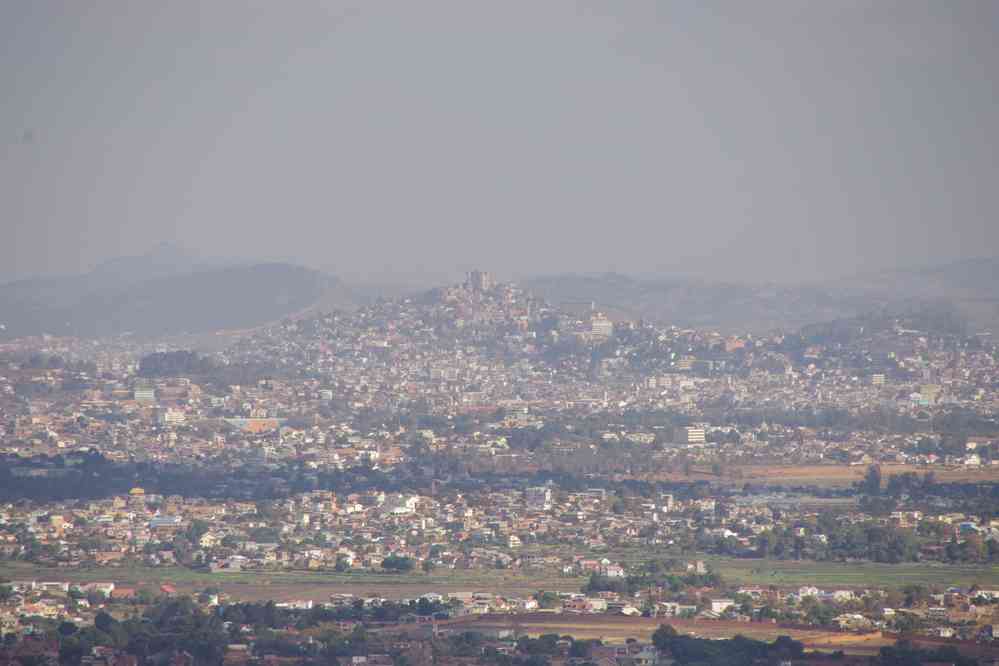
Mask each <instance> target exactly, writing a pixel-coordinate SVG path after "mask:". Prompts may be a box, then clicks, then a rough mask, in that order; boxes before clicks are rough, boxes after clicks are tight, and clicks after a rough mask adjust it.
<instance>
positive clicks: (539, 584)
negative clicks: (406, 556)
mask: <svg viewBox="0 0 999 666" xmlns="http://www.w3.org/2000/svg"><path fill="white" fill-rule="evenodd" d="M0 578H5V579H11V580H18V579H34V580H39V581H43V580H50V581H69V582H80V583H85V582H94V581H112V582H114V583H116V584H118V585H121V586H144V585H147V586H158V585H161V584H163V583H170V584H171V585H174V586H175V587H177V588H178V590H180V591H182V592H194V591H199V590H202V589H204V588H206V587H209V586H213V587H219V588H221V589H222V590H223V591H224V592H225V593H226V594H229V595H230V596H231V597H233V598H234V599H239V600H258V599H276V600H288V599H314V600H316V601H323V600H327V599H328V598H329V595H331V594H336V593H350V594H368V593H370V594H376V595H381V596H385V597H389V598H400V597H413V596H419V595H420V594H424V593H426V592H457V591H473V590H489V591H493V592H498V593H502V594H510V595H526V594H532V593H534V592H536V591H537V590H539V589H545V590H564V591H573V592H576V591H578V590H579V588H580V586H581V585H582V584H583V582H584V581H583V579H580V578H565V577H561V576H555V575H551V574H541V575H537V576H534V575H531V574H527V573H523V572H506V571H492V570H484V571H464V570H463V571H442V570H437V571H435V572H433V573H431V574H425V573H422V572H419V573H418V572H413V573H409V574H381V573H373V572H364V573H332V572H331V573H327V572H308V571H288V572H286V571H244V572H232V573H222V572H218V573H210V572H201V571H192V570H190V569H185V568H182V567H142V566H126V567H113V568H110V567H102V568H86V569H58V568H52V567H39V566H36V565H32V564H29V563H25V562H0Z"/></svg>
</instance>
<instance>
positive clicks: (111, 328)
mask: <svg viewBox="0 0 999 666" xmlns="http://www.w3.org/2000/svg"><path fill="white" fill-rule="evenodd" d="M354 298H355V294H353V293H351V292H350V291H349V290H348V289H347V288H346V287H345V286H344V285H343V284H342V283H341V282H340V281H339V280H337V279H336V278H335V277H332V276H330V275H327V274H325V273H322V272H319V271H315V270H312V269H310V268H304V267H301V266H295V265H292V264H286V263H242V264H240V263H237V262H227V261H208V260H203V259H201V258H198V257H197V256H196V255H194V254H193V253H191V252H188V251H186V250H184V249H183V248H181V247H179V246H176V245H170V244H161V245H159V246H157V247H156V248H155V249H153V250H152V251H150V252H148V253H146V254H144V255H142V256H139V257H123V258H119V259H114V260H110V261H107V262H105V263H103V264H101V265H100V266H98V267H97V268H95V269H94V270H92V271H90V272H89V273H86V274H84V275H78V276H66V277H50V278H38V279H30V280H21V281H17V282H11V283H8V284H5V285H2V286H0V313H2V314H0V324H2V325H4V327H5V328H4V330H3V331H2V332H0V333H2V335H3V336H4V337H17V336H24V335H39V334H42V333H48V334H52V335H77V336H87V337H89V336H102V335H120V334H123V333H133V334H135V335H139V336H159V335H172V334H177V333H203V332H208V331H215V330H221V329H238V328H249V327H253V326H258V325H261V324H264V323H266V322H269V321H273V320H276V319H280V318H282V317H285V316H288V315H291V314H294V313H297V312H300V311H302V310H304V309H306V308H309V307H311V306H313V305H316V304H317V303H322V304H323V305H324V306H326V307H344V306H346V307H349V306H352V305H353V304H354Z"/></svg>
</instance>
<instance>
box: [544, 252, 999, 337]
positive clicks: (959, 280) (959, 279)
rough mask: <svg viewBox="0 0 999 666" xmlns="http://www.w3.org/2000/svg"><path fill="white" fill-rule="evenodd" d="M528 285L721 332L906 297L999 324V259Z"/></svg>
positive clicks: (807, 319)
mask: <svg viewBox="0 0 999 666" xmlns="http://www.w3.org/2000/svg"><path fill="white" fill-rule="evenodd" d="M524 286H525V287H527V288H528V289H530V290H531V291H532V292H534V293H536V294H537V295H539V296H541V297H542V298H545V299H546V300H548V301H550V302H552V303H554V304H556V305H558V304H561V303H567V302H571V303H578V302H580V301H582V302H587V301H592V302H594V304H595V305H596V307H597V308H598V309H603V310H605V311H609V313H610V314H612V315H613V314H616V315H617V316H619V317H627V318H631V319H649V320H654V321H658V322H664V323H672V324H675V325H678V326H685V327H707V328H717V329H720V330H732V331H736V330H751V331H764V330H772V329H784V330H796V329H798V328H800V327H802V326H805V325H808V324H814V323H817V322H826V321H832V320H837V319H844V318H850V317H856V316H858V315H860V314H863V313H867V312H871V311H876V310H879V309H881V308H885V307H889V306H898V305H899V304H901V303H909V304H911V303H933V302H936V303H947V304H949V305H951V306H953V307H954V308H955V309H956V310H957V311H958V312H959V313H960V314H961V315H962V316H963V317H965V318H966V319H967V320H968V321H969V323H970V324H971V327H972V328H973V329H992V330H995V329H996V327H997V326H999V259H995V258H985V259H969V260H964V261H957V262H952V263H947V264H942V265H937V266H930V267H924V268H919V269H906V270H895V271H885V272H881V273H877V274H873V275H864V276H856V277H852V278H849V279H843V280H832V281H828V282H822V283H814V284H801V285H775V284H734V283H726V282H713V281H709V280H704V279H699V278H685V277H671V278H633V277H629V276H625V275H620V274H616V273H604V274H564V275H550V276H540V277H535V278H532V279H529V280H527V281H526V282H525V283H524Z"/></svg>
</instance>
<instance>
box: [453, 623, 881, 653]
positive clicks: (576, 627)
mask: <svg viewBox="0 0 999 666" xmlns="http://www.w3.org/2000/svg"><path fill="white" fill-rule="evenodd" d="M663 623H667V624H670V625H672V626H673V628H675V629H676V630H677V631H679V632H681V633H685V634H690V635H692V636H697V637H700V638H731V637H733V636H736V635H742V636H745V637H746V638H752V639H755V640H761V641H773V640H774V639H775V638H777V637H778V636H790V637H791V638H793V639H795V640H797V641H801V642H802V643H804V644H805V647H806V648H808V649H812V650H830V651H834V650H843V651H844V652H850V653H856V654H869V653H871V652H875V651H877V649H878V648H880V647H882V646H884V645H891V644H893V642H894V641H893V640H891V639H889V638H884V637H883V636H882V635H881V633H880V632H871V633H867V634H847V633H841V632H835V631H825V630H821V629H798V628H787V627H780V626H778V625H776V624H770V623H765V622H727V621H716V620H681V619H676V618H646V617H625V616H621V615H574V614H568V613H560V614H546V613H534V614H530V615H483V616H478V617H474V616H473V617H465V618H460V619H458V620H454V621H452V622H449V623H448V625H449V626H450V627H452V628H455V629H459V628H460V629H467V630H482V629H511V630H515V631H518V632H520V633H525V634H529V635H531V636H539V635H541V634H553V633H554V634H559V635H571V636H573V637H575V638H580V639H592V638H599V639H601V640H603V641H605V642H611V643H623V642H624V641H626V640H627V639H629V638H637V639H639V640H645V641H647V640H651V638H652V634H653V632H655V630H656V629H657V628H659V625H660V624H663Z"/></svg>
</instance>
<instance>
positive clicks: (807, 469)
mask: <svg viewBox="0 0 999 666" xmlns="http://www.w3.org/2000/svg"><path fill="white" fill-rule="evenodd" d="M867 467H868V466H867V465H745V466H740V467H739V468H738V469H739V471H740V473H741V476H740V478H738V479H732V481H733V482H739V483H746V482H751V483H762V484H766V485H815V486H823V487H834V486H850V485H851V484H853V483H854V482H856V481H860V480H862V479H863V478H864V475H865V474H866V473H867ZM908 472H912V473H915V474H920V475H922V474H926V473H928V472H933V475H934V476H935V477H936V479H937V481H940V482H955V481H964V482H983V481H999V468H995V467H991V466H988V467H942V466H939V465H934V466H932V467H930V466H924V465H881V474H882V476H883V477H884V478H885V479H887V478H888V477H890V476H892V475H894V474H905V473H908ZM726 481H728V479H727V478H725V479H720V480H719V483H725V482H726Z"/></svg>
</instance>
